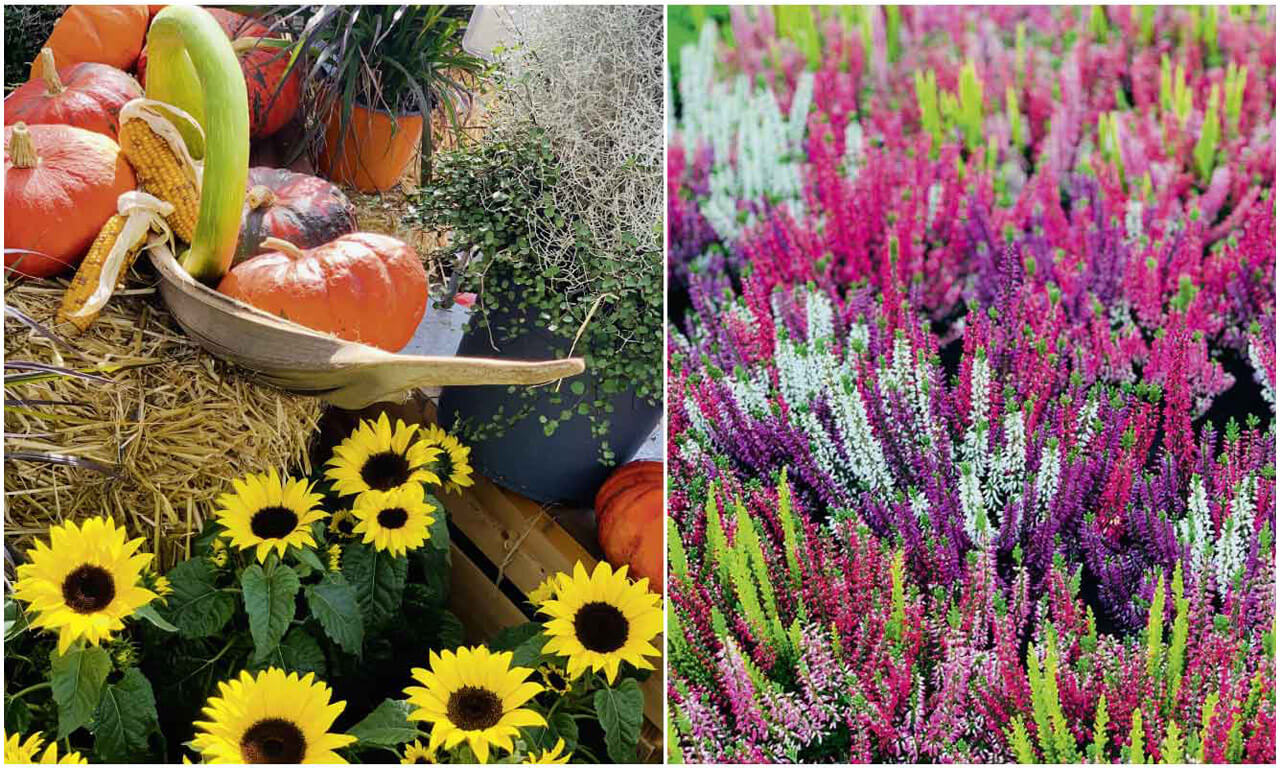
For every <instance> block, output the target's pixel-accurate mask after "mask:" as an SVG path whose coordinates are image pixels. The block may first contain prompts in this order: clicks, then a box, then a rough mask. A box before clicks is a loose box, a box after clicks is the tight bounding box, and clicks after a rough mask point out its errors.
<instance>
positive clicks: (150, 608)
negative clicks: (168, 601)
mask: <svg viewBox="0 0 1280 768" xmlns="http://www.w3.org/2000/svg"><path fill="white" fill-rule="evenodd" d="M133 615H134V616H138V617H141V618H144V619H146V620H147V621H149V622H151V623H152V624H153V625H154V626H155V627H157V628H158V629H162V630H164V631H165V632H177V631H178V628H177V627H175V626H173V625H172V624H170V623H169V622H167V621H165V620H164V618H163V617H162V616H161V615H160V613H159V612H158V611H157V610H156V607H155V606H154V605H151V604H147V605H144V606H142V607H141V608H139V609H138V610H136V611H134V612H133Z"/></svg>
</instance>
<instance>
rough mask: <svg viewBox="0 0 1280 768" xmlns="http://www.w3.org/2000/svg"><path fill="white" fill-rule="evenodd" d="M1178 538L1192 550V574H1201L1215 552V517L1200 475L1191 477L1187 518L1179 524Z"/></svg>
mask: <svg viewBox="0 0 1280 768" xmlns="http://www.w3.org/2000/svg"><path fill="white" fill-rule="evenodd" d="M1178 538H1179V539H1180V540H1181V541H1182V543H1183V544H1185V545H1186V546H1188V547H1189V548H1190V549H1191V572H1192V573H1201V572H1202V571H1203V570H1204V566H1205V564H1206V562H1207V561H1208V559H1209V558H1210V557H1211V555H1212V552H1213V517H1212V516H1211V515H1210V514H1209V499H1208V496H1206V495H1205V492H1204V481H1203V480H1201V479H1200V475H1192V476H1191V490H1190V493H1189V494H1188V496H1187V516H1186V517H1185V518H1183V519H1182V520H1180V521H1179V522H1178Z"/></svg>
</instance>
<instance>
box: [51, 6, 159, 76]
mask: <svg viewBox="0 0 1280 768" xmlns="http://www.w3.org/2000/svg"><path fill="white" fill-rule="evenodd" d="M150 21H151V14H150V13H148V11H147V6H145V5H73V6H70V7H68V8H67V10H66V13H63V14H62V16H61V17H60V18H59V19H58V21H57V22H56V23H55V24H54V25H53V32H52V33H51V34H50V35H49V39H48V40H47V41H46V42H45V44H44V47H45V48H52V49H53V53H54V55H55V56H57V57H58V66H60V67H69V66H71V65H72V64H79V63H80V62H82V61H91V62H94V63H97V64H110V65H111V66H113V67H115V68H116V69H122V70H129V69H133V65H134V63H135V62H136V61H137V60H138V54H139V53H141V52H142V44H143V42H144V40H145V38H146V36H147V24H148V23H149V22H150ZM44 66H45V65H44V62H42V61H41V60H40V58H38V57H37V58H36V60H35V61H34V62H32V64H31V77H30V78H29V79H31V80H36V79H38V78H40V77H42V76H43V74H44Z"/></svg>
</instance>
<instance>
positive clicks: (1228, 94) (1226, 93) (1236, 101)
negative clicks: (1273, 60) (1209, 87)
mask: <svg viewBox="0 0 1280 768" xmlns="http://www.w3.org/2000/svg"><path fill="white" fill-rule="evenodd" d="M1248 79H1249V68H1248V67H1237V66H1236V64H1235V62H1234V61H1233V62H1231V63H1230V64H1228V65H1227V79H1226V81H1225V82H1224V83H1223V86H1222V89H1223V110H1222V111H1223V115H1224V117H1225V122H1226V126H1227V137H1228V138H1234V137H1235V135H1236V133H1237V132H1238V131H1239V130H1240V110H1241V108H1242V107H1243V105H1244V86H1245V82H1246V81H1247V80H1248Z"/></svg>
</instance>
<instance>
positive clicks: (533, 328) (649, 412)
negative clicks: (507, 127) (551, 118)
mask: <svg viewBox="0 0 1280 768" xmlns="http://www.w3.org/2000/svg"><path fill="white" fill-rule="evenodd" d="M563 183H564V178H563V174H562V171H561V168H560V165H559V163H558V160H557V157H556V153H555V152H554V151H553V149H552V146H551V141H550V139H549V137H548V136H547V135H546V134H545V133H543V132H542V131H540V130H538V129H536V128H529V129H528V130H527V131H526V132H525V133H523V134H519V135H514V136H512V137H510V138H509V139H506V140H501V141H488V142H485V143H484V144H482V145H478V146H475V147H471V148H468V149H466V150H463V151H458V152H450V153H443V154H441V155H440V156H438V158H437V164H436V170H435V176H434V180H433V184H432V186H431V187H430V188H429V189H426V190H424V191H423V192H422V193H421V195H420V197H419V202H418V208H417V214H418V216H419V222H420V223H422V224H425V225H429V226H433V227H440V228H446V227H447V228H449V229H451V230H452V232H453V246H452V247H454V248H458V249H462V250H463V251H464V252H469V253H471V254H472V256H471V259H470V261H469V262H468V264H467V267H466V270H465V273H464V274H463V275H462V278H461V285H462V287H463V288H465V289H466V290H470V291H474V292H475V293H476V294H477V296H478V300H477V303H476V305H475V310H474V311H473V313H472V316H471V318H470V320H469V322H468V326H467V329H466V332H465V334H464V336H463V339H462V342H461V343H460V345H459V348H458V354H459V355H464V356H471V355H490V356H500V357H512V358H540V357H567V356H569V355H570V353H572V354H576V355H582V356H583V357H585V359H586V364H587V371H586V373H585V374H584V375H582V376H579V377H576V378H575V379H569V380H565V381H563V382H561V383H559V384H551V385H547V386H543V387H530V388H516V387H467V388H446V389H445V391H444V392H443V394H442V395H441V398H440V418H441V420H442V422H443V423H444V424H445V425H446V428H447V429H450V430H452V431H455V432H457V433H459V434H460V435H462V436H463V439H464V441H466V442H467V443H468V444H469V445H471V448H472V457H473V462H474V464H475V465H476V467H477V468H478V469H479V471H480V472H481V473H483V474H484V475H486V476H487V477H489V478H490V479H492V480H494V481H495V482H498V483H499V484H500V485H504V486H506V487H509V488H512V489H514V490H517V491H519V492H521V493H524V494H525V495H527V496H530V497H531V498H534V499H536V500H538V501H542V502H558V501H568V502H573V503H579V504H588V503H590V501H591V499H592V498H593V497H594V494H595V491H596V489H597V488H599V486H600V484H601V483H603V482H604V479H605V478H606V477H607V476H608V474H609V472H610V471H611V468H612V467H614V466H616V465H617V464H619V463H621V462H623V461H626V460H627V459H628V458H630V457H631V456H632V455H634V453H635V452H636V450H638V449H639V447H640V446H641V445H642V444H643V442H644V441H645V439H646V438H647V437H648V436H649V434H650V433H651V432H652V430H653V428H654V427H655V426H656V424H657V422H658V419H659V418H660V417H661V410H662V351H663V350H662V267H661V257H660V251H658V250H656V244H655V241H656V238H655V237H654V236H653V235H652V233H641V234H644V235H646V237H645V238H644V239H645V240H647V241H648V243H647V244H642V242H641V238H640V237H639V236H637V235H633V234H629V233H623V235H622V236H621V237H619V238H618V241H617V242H618V246H619V247H618V249H617V250H614V251H609V250H599V249H598V248H597V245H598V244H597V243H596V242H595V241H594V239H593V238H592V237H591V233H590V231H589V230H588V229H587V226H586V224H585V223H584V222H583V221H582V220H581V219H576V220H575V218H574V216H573V215H572V213H573V212H572V211H565V210H562V209H561V208H559V207H558V205H557V200H556V195H555V190H556V189H557V188H558V186H559V185H562V184H563ZM546 238H559V239H561V240H562V242H563V243H564V244H565V247H564V248H562V249H560V250H558V251H556V252H554V253H550V254H549V253H547V252H545V251H543V252H539V248H538V243H539V242H540V241H542V240H544V239H546ZM646 245H647V246H648V249H647V250H646V247H645V246H646Z"/></svg>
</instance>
